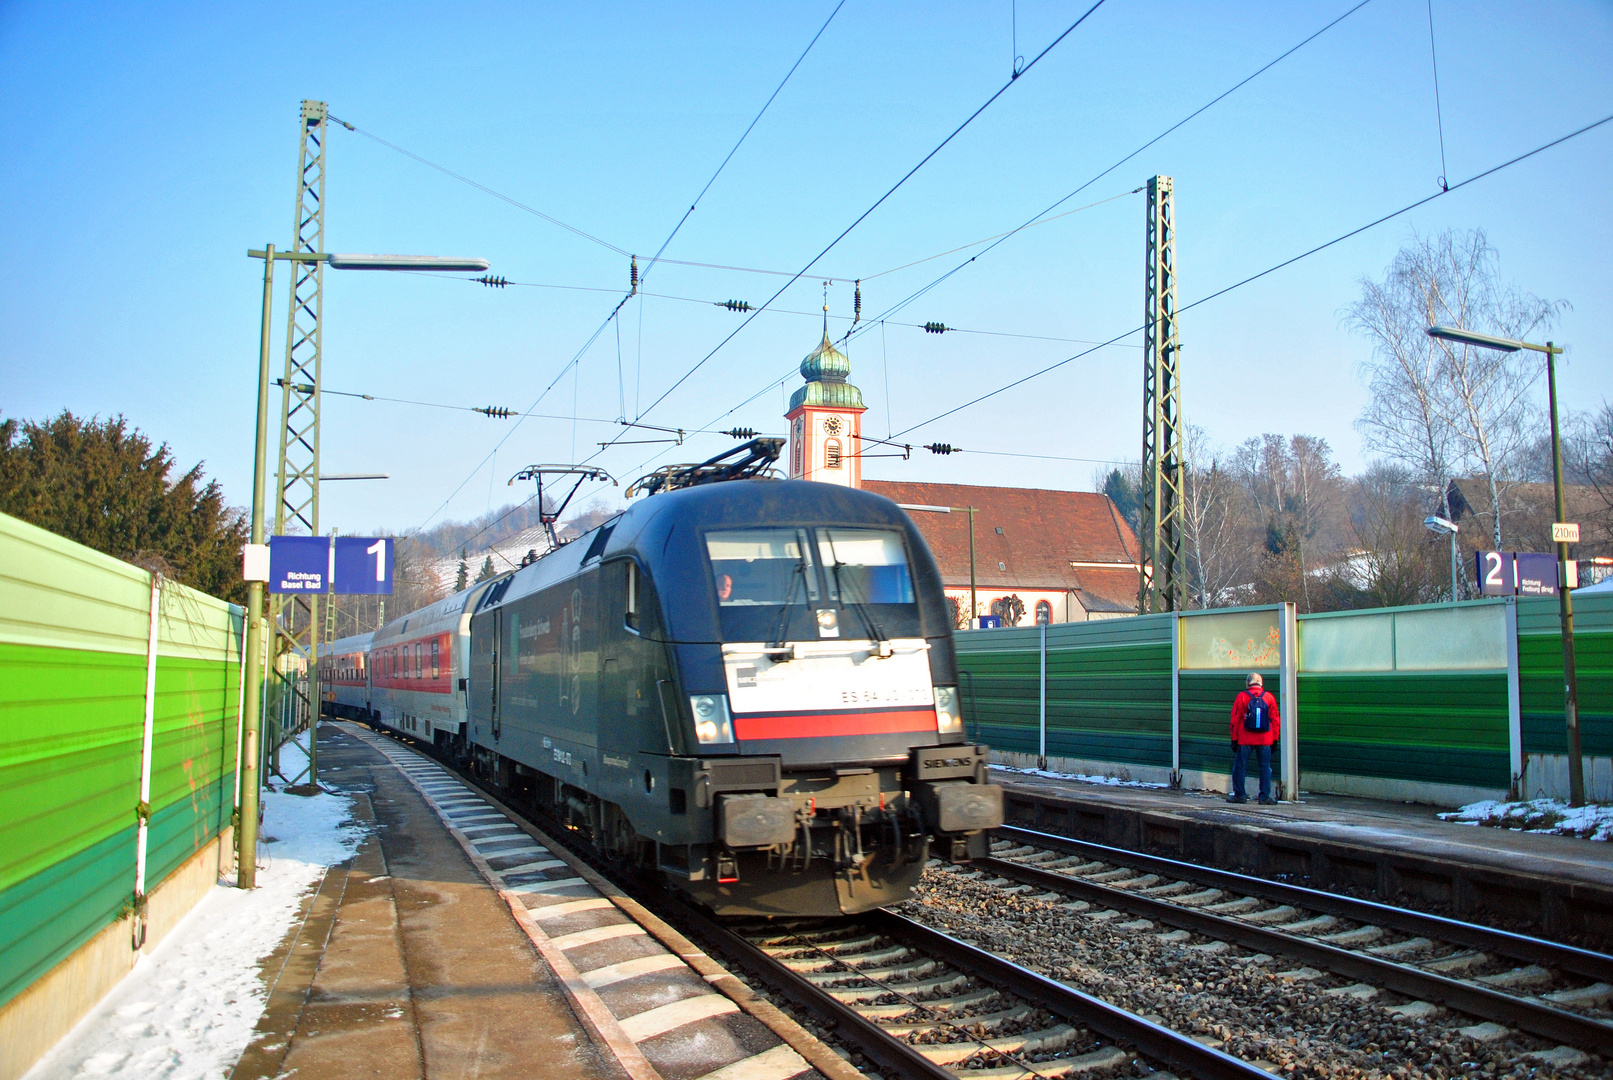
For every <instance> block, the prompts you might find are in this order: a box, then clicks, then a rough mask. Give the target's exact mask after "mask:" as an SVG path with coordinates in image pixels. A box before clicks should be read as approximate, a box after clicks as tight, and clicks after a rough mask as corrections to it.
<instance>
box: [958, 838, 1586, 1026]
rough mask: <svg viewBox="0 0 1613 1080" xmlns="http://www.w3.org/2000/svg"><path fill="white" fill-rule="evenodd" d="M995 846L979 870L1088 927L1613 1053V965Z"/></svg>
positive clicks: (1157, 867)
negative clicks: (1223, 950)
mask: <svg viewBox="0 0 1613 1080" xmlns="http://www.w3.org/2000/svg"><path fill="white" fill-rule="evenodd" d="M996 837H997V840H996V841H995V842H994V844H993V851H992V855H991V856H990V857H989V858H986V859H983V860H976V862H975V863H974V866H973V868H972V873H977V874H980V875H982V876H984V877H988V878H989V877H993V876H994V877H995V878H996V879H997V880H998V881H1000V882H1001V883H1002V884H1003V885H1006V886H1008V887H1013V888H1020V889H1025V890H1046V891H1048V892H1050V893H1053V894H1057V895H1058V896H1061V897H1069V898H1071V899H1073V900H1074V901H1075V904H1072V905H1069V906H1070V907H1071V909H1072V910H1073V911H1074V912H1076V913H1077V914H1078V915H1080V916H1083V917H1084V918H1085V919H1087V920H1099V921H1104V920H1108V919H1112V918H1115V917H1117V916H1119V915H1130V916H1133V917H1134V918H1136V919H1140V920H1146V921H1147V922H1149V923H1158V924H1162V925H1164V926H1167V927H1173V928H1175V930H1176V931H1178V932H1182V934H1183V938H1182V939H1181V940H1183V941H1184V942H1185V941H1186V940H1187V937H1188V936H1189V935H1196V936H1202V937H1203V938H1207V939H1209V940H1210V941H1212V942H1229V943H1233V944H1236V945H1240V946H1243V947H1245V948H1249V949H1253V950H1256V951H1257V952H1261V953H1266V954H1269V955H1273V956H1283V957H1287V958H1290V959H1292V960H1296V961H1299V962H1300V963H1302V964H1305V965H1308V966H1309V967H1311V968H1313V969H1320V970H1321V971H1325V972H1332V973H1334V974H1337V975H1340V976H1343V977H1345V978H1349V979H1357V980H1360V983H1359V984H1358V986H1356V987H1347V988H1343V989H1344V990H1347V991H1354V992H1356V993H1357V994H1358V995H1359V996H1369V995H1370V993H1371V992H1373V991H1375V990H1376V989H1377V988H1383V989H1387V990H1391V991H1393V992H1395V993H1398V994H1403V995H1405V996H1407V997H1409V998H1412V999H1413V1001H1412V1002H1410V1003H1408V1004H1407V1005H1403V1006H1396V1007H1394V1009H1396V1010H1400V1012H1399V1015H1403V1016H1407V1017H1414V1016H1416V1015H1417V1014H1418V1013H1419V1012H1426V1011H1427V1010H1428V1009H1429V1008H1430V1006H1431V1005H1439V1006H1445V1007H1447V1008H1450V1009H1454V1010H1456V1011H1458V1012H1461V1013H1465V1014H1468V1015H1470V1016H1474V1017H1477V1018H1479V1019H1481V1020H1486V1021H1490V1022H1492V1023H1494V1024H1499V1025H1505V1026H1506V1027H1509V1028H1515V1029H1517V1030H1520V1031H1524V1032H1527V1033H1529V1034H1531V1035H1535V1036H1538V1037H1541V1038H1544V1039H1548V1040H1554V1041H1556V1042H1559V1043H1562V1044H1564V1045H1566V1046H1569V1047H1573V1048H1575V1049H1579V1050H1583V1051H1587V1052H1591V1053H1596V1054H1600V1055H1602V1056H1603V1057H1613V1011H1610V1010H1609V1004H1610V1003H1613V957H1609V956H1606V955H1604V954H1601V953H1595V952H1590V951H1588V950H1584V949H1577V948H1573V947H1571V946H1565V945H1560V944H1557V943H1554V942H1549V941H1542V940H1540V939H1537V938H1531V937H1526V936H1524V935H1520V934H1512V933H1508V932H1506V931H1501V930H1494V929H1491V928H1488V927H1483V926H1476V925H1473V924H1470V923H1463V922H1459V921H1456V920H1452V919H1446V918H1441V917H1439V916H1433V915H1426V914H1423V913H1421V912H1415V911H1407V910H1405V909H1401V908H1394V907H1390V906H1387V905H1384V904H1378V903H1374V902H1372V901H1365V900H1357V899H1354V898H1351V897H1344V896H1338V895H1335V894H1331V893H1324V892H1319V891H1316V890H1312V889H1305V888H1301V887H1298V886H1292V885H1285V884H1282V883H1280V882H1272V881H1267V880H1264V879H1261V878H1252V877H1247V876H1245V875H1241V874H1234V873H1229V872H1227V871H1222V870H1214V869H1209V868H1206V867H1200V866H1195V865H1192V864H1190V863H1182V862H1178V861H1175V860H1171V859H1164V858H1159V857H1157V856H1151V855H1145V854H1142V853H1138V852H1131V851H1124V850H1121V849H1117V848H1110V847H1106V846H1104V845H1100V844H1092V843H1088V842H1086V841H1080V840H1072V839H1068V838H1065V837H1059V836H1052V835H1048V834H1045V833H1038V832H1034V831H1031V830H1027V829H1019V828H1011V827H1005V828H1002V829H999V830H997V833H996ZM1076 905H1080V906H1079V907H1077V906H1076ZM1424 1003H1427V1004H1424Z"/></svg>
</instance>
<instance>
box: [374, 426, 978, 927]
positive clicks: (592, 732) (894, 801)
mask: <svg viewBox="0 0 1613 1080" xmlns="http://www.w3.org/2000/svg"><path fill="white" fill-rule="evenodd" d="M761 441H762V440H758V442H761ZM770 441H771V440H770ZM772 452H773V453H774V454H776V452H777V448H776V447H773V448H772ZM714 460H715V459H714ZM708 464H709V463H708ZM641 483H642V482H641ZM690 483H691V484H692V486H684V487H681V488H680V489H677V490H664V491H663V493H661V494H655V495H653V496H652V497H650V498H646V499H641V500H637V501H635V502H634V503H633V504H632V505H631V506H630V507H629V509H627V510H626V511H625V512H623V513H622V514H621V515H619V516H618V517H616V518H614V519H612V520H610V521H608V522H606V523H605V524H603V525H601V526H599V527H598V528H596V529H594V530H593V531H592V532H590V533H588V534H586V535H584V536H582V537H580V538H578V539H577V540H575V541H573V542H572V543H569V544H566V545H564V546H562V547H559V548H558V549H556V550H553V551H551V552H549V553H548V554H547V555H545V556H543V557H542V558H540V559H538V560H537V561H536V562H534V563H533V564H531V565H530V566H526V567H523V568H522V569H520V570H519V571H517V572H515V573H513V574H510V575H508V576H506V577H503V578H501V579H498V580H496V581H494V582H491V583H488V584H486V585H485V586H484V587H483V588H482V589H481V590H480V591H479V592H477V594H476V595H475V597H474V599H472V600H471V602H470V603H469V604H467V605H466V607H465V608H464V610H466V611H469V612H470V613H471V614H470V619H469V621H470V651H469V669H468V688H467V691H468V716H467V723H466V726H465V728H464V741H463V744H458V743H456V744H455V745H454V747H453V749H454V751H455V752H456V753H460V754H463V755H464V757H465V758H467V759H468V760H469V761H470V762H471V763H473V765H474V768H475V769H476V770H477V772H478V773H479V774H480V775H482V776H483V777H485V778H486V779H488V780H489V781H490V782H492V783H493V784H494V785H495V786H497V787H499V788H501V789H503V790H505V791H506V793H507V794H508V795H509V796H510V797H511V798H512V799H516V800H522V801H527V802H530V803H531V804H534V805H535V806H537V807H538V808H540V809H543V810H544V811H546V812H547V813H549V814H550V815H552V816H553V817H555V818H558V819H559V820H561V821H562V822H564V823H565V824H566V825H567V826H568V827H570V828H572V829H574V830H576V831H578V832H579V833H582V834H584V835H585V836H586V838H587V839H588V840H589V842H591V843H592V844H593V845H594V846H596V847H597V848H598V849H600V850H602V851H603V852H605V853H606V854H608V855H611V856H613V857H617V858H620V859H623V860H628V861H630V862H632V863H634V864H637V865H640V866H643V867H645V868H649V869H653V870H657V871H659V872H660V873H661V874H663V875H664V876H665V878H666V879H667V880H668V881H669V882H670V883H671V884H672V885H673V886H674V887H675V888H677V889H680V890H682V891H684V892H686V893H687V894H689V895H690V896H691V897H693V898H694V899H695V900H697V901H699V902H701V903H703V904H704V905H706V906H708V907H710V908H711V909H712V910H714V911H715V912H717V913H719V914H763V915H825V914H839V913H855V912H859V911H865V910H868V909H870V908H874V907H880V906H884V905H887V904H892V903H896V902H898V901H900V900H902V899H905V898H906V897H907V896H908V895H909V893H910V891H911V889H912V887H913V885H914V884H915V883H916V881H917V880H918V877H919V874H920V872H921V870H922V868H923V866H924V864H925V862H926V860H927V859H928V858H929V857H930V856H931V854H932V849H933V850H934V853H936V854H939V855H941V856H942V857H944V858H948V859H951V860H954V861H965V860H967V859H969V858H971V857H979V856H981V855H983V854H984V853H985V851H986V842H987V841H986V833H985V830H988V829H991V828H994V827H996V826H997V825H1000V824H1001V823H1002V789H1001V788H999V787H997V786H995V785H992V784H988V783H987V782H986V762H987V754H988V750H987V748H986V747H984V746H976V745H971V744H969V743H968V742H967V741H966V739H965V736H964V727H963V720H962V714H961V711H960V708H959V700H958V692H957V682H958V680H957V669H956V661H955V658H954V655H953V644H952V621H951V618H950V613H949V611H948V609H947V606H946V603H945V598H944V595H943V593H942V589H941V580H940V575H939V572H938V570H937V568H936V565H935V560H934V557H933V556H932V555H931V553H930V551H929V548H928V546H927V545H926V544H925V541H924V539H923V537H922V536H921V535H920V533H919V532H918V530H917V529H916V528H914V526H913V524H912V523H911V522H910V521H909V520H908V518H907V516H906V515H905V514H904V513H902V511H901V510H900V509H899V508H898V507H897V506H896V505H895V504H894V503H893V502H891V501H890V500H888V499H886V498H884V497H882V496H879V495H875V494H873V493H871V492H865V491H860V490H855V489H850V488H844V487H839V486H836V485H830V484H820V483H809V482H804V481H796V480H774V479H738V480H731V481H728V482H723V483H700V482H698V478H696V479H695V480H694V481H691V482H690ZM673 486H674V485H671V484H667V485H665V487H666V488H671V487H673ZM652 490H653V487H652ZM461 595H462V596H463V595H465V594H461ZM467 599H470V598H467ZM461 602H463V601H461ZM389 629H390V627H388V628H384V629H383V630H382V631H381V633H380V634H378V635H377V638H376V641H375V647H376V648H380V647H382V646H383V644H384V640H383V639H385V638H386V637H387V634H388V630H389Z"/></svg>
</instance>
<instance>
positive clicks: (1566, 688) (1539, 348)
mask: <svg viewBox="0 0 1613 1080" xmlns="http://www.w3.org/2000/svg"><path fill="white" fill-rule="evenodd" d="M1428 336H1429V337H1431V338H1438V339H1440V340H1441V341H1453V342H1456V343H1457V344H1459V345H1471V346H1473V347H1474V348H1478V349H1494V350H1496V351H1498V352H1517V351H1518V350H1519V349H1529V350H1531V351H1532V352H1538V353H1545V354H1546V396H1547V398H1548V399H1549V403H1550V408H1551V480H1552V486H1553V488H1555V489H1556V496H1557V517H1556V519H1555V520H1556V521H1558V522H1561V521H1563V520H1564V519H1565V518H1566V517H1567V512H1566V511H1565V510H1564V508H1563V442H1562V436H1561V435H1560V433H1559V432H1558V428H1557V360H1556V358H1557V356H1558V354H1559V353H1561V352H1562V351H1563V350H1562V349H1560V348H1558V347H1557V345H1556V344H1555V343H1553V342H1550V341H1548V342H1546V343H1545V344H1544V345H1535V344H1533V343H1531V342H1528V341H1513V340H1512V339H1511V338H1500V337H1492V336H1490V335H1489V334H1475V333H1474V332H1473V331H1471V330H1462V329H1460V328H1458V327H1455V326H1430V327H1429V328H1428ZM1552 531H1553V532H1556V529H1555V528H1554V529H1553V530H1552ZM1557 611H1558V615H1559V618H1560V619H1561V620H1562V633H1563V728H1564V732H1565V734H1566V735H1567V741H1568V803H1569V805H1570V806H1584V805H1585V763H1584V761H1583V760H1582V758H1581V755H1580V740H1579V680H1578V679H1577V678H1576V677H1575V674H1574V600H1573V597H1572V595H1571V590H1570V588H1569V585H1568V541H1567V540H1558V541H1557Z"/></svg>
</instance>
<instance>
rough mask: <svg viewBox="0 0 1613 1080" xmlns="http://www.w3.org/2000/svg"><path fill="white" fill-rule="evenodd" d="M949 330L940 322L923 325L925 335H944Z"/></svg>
mask: <svg viewBox="0 0 1613 1080" xmlns="http://www.w3.org/2000/svg"><path fill="white" fill-rule="evenodd" d="M950 329H951V327H949V326H947V324H946V323H942V322H927V323H925V324H924V332H925V333H926V334H944V333H946V332H947V331H948V330H950Z"/></svg>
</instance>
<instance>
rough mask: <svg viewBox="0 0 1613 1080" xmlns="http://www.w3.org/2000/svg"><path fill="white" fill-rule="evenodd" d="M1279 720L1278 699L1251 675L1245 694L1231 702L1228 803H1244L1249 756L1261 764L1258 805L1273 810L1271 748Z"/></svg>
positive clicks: (1245, 687) (1252, 672) (1251, 673)
mask: <svg viewBox="0 0 1613 1080" xmlns="http://www.w3.org/2000/svg"><path fill="white" fill-rule="evenodd" d="M1281 727H1282V718H1281V717H1279V716H1278V715H1277V699H1276V698H1274V697H1272V696H1271V694H1269V693H1267V692H1266V687H1265V680H1264V679H1262V678H1261V677H1260V674H1259V673H1258V672H1254V671H1251V672H1250V673H1249V677H1248V678H1247V679H1245V680H1244V690H1243V692H1242V693H1241V694H1239V695H1238V696H1237V698H1235V699H1234V700H1233V702H1232V794H1231V795H1228V796H1227V802H1233V803H1245V802H1248V801H1249V796H1247V795H1245V794H1244V791H1245V786H1244V785H1245V782H1246V778H1247V776H1248V771H1247V770H1248V765H1249V756H1250V754H1254V755H1256V756H1257V757H1258V758H1259V760H1260V805H1261V806H1275V805H1277V800H1276V799H1274V798H1272V797H1271V748H1272V746H1273V745H1275V744H1276V742H1277V735H1278V732H1279V731H1280V729H1281Z"/></svg>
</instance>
